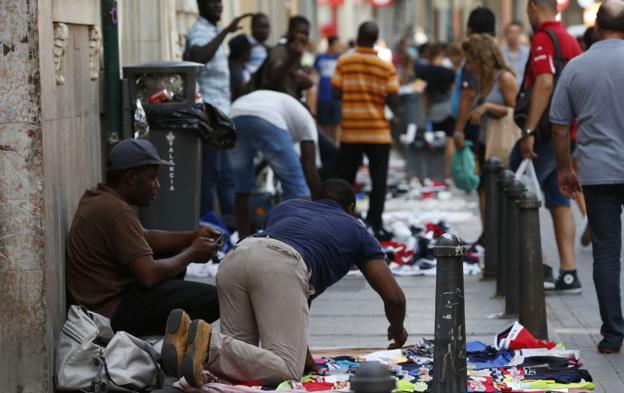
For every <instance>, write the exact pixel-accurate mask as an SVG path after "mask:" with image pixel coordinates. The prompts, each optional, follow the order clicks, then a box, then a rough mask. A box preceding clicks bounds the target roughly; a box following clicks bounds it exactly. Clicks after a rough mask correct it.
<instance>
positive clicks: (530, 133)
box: [522, 128, 535, 139]
mask: <svg viewBox="0 0 624 393" xmlns="http://www.w3.org/2000/svg"><path fill="white" fill-rule="evenodd" d="M530 136H535V130H532V129H530V128H526V129H524V130H522V139H524V138H528V137H530Z"/></svg>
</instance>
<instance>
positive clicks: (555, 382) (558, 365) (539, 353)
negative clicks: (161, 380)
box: [174, 323, 595, 393]
mask: <svg viewBox="0 0 624 393" xmlns="http://www.w3.org/2000/svg"><path fill="white" fill-rule="evenodd" d="M518 325H519V326H520V328H519V327H518ZM512 326H515V328H516V330H518V329H519V330H522V329H524V328H523V327H522V325H520V324H517V323H514V324H512ZM524 330H526V329H524ZM508 331H509V329H505V331H504V332H507V333H508ZM504 332H503V333H504ZM499 336H501V334H499V335H497V337H499ZM521 336H522V337H524V338H525V339H526V338H532V339H527V340H525V341H522V342H524V343H525V345H529V346H531V345H536V344H535V339H534V338H533V336H532V335H531V334H530V333H529V332H528V331H527V332H524V333H522V335H521ZM542 343H543V345H544V346H545V347H544V348H539V349H534V348H517V349H515V350H511V349H508V348H501V349H497V348H496V347H494V346H491V345H486V344H484V343H482V342H478V341H473V342H468V343H467V344H466V353H467V365H468V370H467V387H466V388H467V390H466V391H467V392H492V393H494V392H545V391H548V392H562V393H573V392H587V391H593V390H594V389H595V386H594V383H593V379H592V376H591V375H590V373H589V372H588V371H587V370H584V369H582V368H581V367H582V362H581V357H580V353H579V351H576V350H566V349H564V348H562V346H561V345H559V346H557V347H551V344H552V345H553V346H554V345H555V344H554V343H546V342H542ZM433 345H434V344H433V341H431V340H422V341H421V342H419V343H418V344H416V345H414V346H412V347H408V348H403V349H395V350H382V351H375V352H371V353H367V354H361V353H362V352H360V355H359V356H346V355H345V356H325V357H322V358H318V359H315V369H314V371H313V372H311V373H310V374H308V375H305V376H304V377H303V378H301V380H299V381H284V382H283V383H281V384H280V385H278V386H254V384H253V383H251V384H242V385H233V384H230V383H228V382H227V381H224V380H221V379H218V378H216V377H215V376H214V375H212V374H210V373H209V372H207V371H206V372H205V376H206V381H210V382H207V383H206V384H204V385H203V386H202V388H201V389H194V388H191V387H190V386H189V385H188V384H187V383H186V381H185V380H184V378H182V379H181V380H180V381H178V382H177V383H176V384H175V385H174V387H178V388H180V389H182V390H184V391H186V392H189V393H252V392H257V391H258V390H263V391H266V392H281V393H304V392H348V391H350V385H349V378H350V377H351V376H352V375H354V374H355V373H356V372H357V370H358V368H359V367H360V366H361V364H362V363H364V362H372V361H375V362H380V363H382V364H383V365H385V366H386V368H387V369H388V370H389V371H390V372H391V373H392V375H393V376H394V377H395V378H396V389H395V390H394V392H409V393H412V392H428V391H429V389H430V387H431V384H432V381H433V352H434V351H433ZM522 345H523V344H521V343H519V342H515V343H513V345H512V346H518V347H521V346H522ZM548 347H551V348H550V349H549V348H548Z"/></svg>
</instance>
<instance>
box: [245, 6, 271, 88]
mask: <svg viewBox="0 0 624 393" xmlns="http://www.w3.org/2000/svg"><path fill="white" fill-rule="evenodd" d="M270 34H271V21H270V20H269V17H268V16H266V15H265V14H263V13H261V12H258V13H257V14H254V15H253V17H252V18H251V35H249V36H248V37H247V38H248V39H249V43H250V44H251V57H250V58H249V61H248V62H247V72H248V73H249V75H250V76H251V75H253V74H255V73H256V71H258V68H260V66H261V65H262V63H264V60H265V59H266V57H267V54H268V51H269V48H268V47H267V45H266V41H267V40H268V39H269V35H270Z"/></svg>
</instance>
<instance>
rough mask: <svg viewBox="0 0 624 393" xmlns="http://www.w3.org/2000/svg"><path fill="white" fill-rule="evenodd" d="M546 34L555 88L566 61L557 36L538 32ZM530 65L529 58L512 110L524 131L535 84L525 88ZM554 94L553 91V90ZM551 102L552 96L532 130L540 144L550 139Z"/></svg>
mask: <svg viewBox="0 0 624 393" xmlns="http://www.w3.org/2000/svg"><path fill="white" fill-rule="evenodd" d="M540 31H543V32H545V33H546V34H548V36H549V37H550V40H551V41H552V44H553V46H554V47H555V58H554V66H555V75H554V86H555V87H556V86H557V80H559V76H561V72H562V71H563V68H564V67H565V65H566V63H567V62H566V60H565V58H564V57H563V55H562V54H561V47H560V46H559V39H558V38H557V35H556V34H555V33H554V32H553V31H552V30H548V29H544V30H540ZM530 64H531V56H529V59H528V60H527V63H526V66H525V68H524V78H523V79H522V84H521V86H520V91H519V92H518V96H517V97H516V107H515V108H514V120H515V122H516V124H517V125H518V127H520V129H522V130H524V129H525V125H526V121H527V118H528V116H529V109H530V107H531V96H532V94H533V86H534V85H535V83H533V84H532V85H531V87H530V88H528V89H527V88H526V78H527V71H528V70H529V65H530ZM553 94H554V89H553ZM551 101H552V94H551V96H550V100H549V102H548V106H547V107H546V109H545V110H544V113H543V114H542V117H541V119H540V120H539V123H538V124H537V128H536V129H535V130H534V131H535V133H536V140H537V141H540V142H548V141H550V137H551V134H552V133H551V123H550V118H549V113H550V102H551Z"/></svg>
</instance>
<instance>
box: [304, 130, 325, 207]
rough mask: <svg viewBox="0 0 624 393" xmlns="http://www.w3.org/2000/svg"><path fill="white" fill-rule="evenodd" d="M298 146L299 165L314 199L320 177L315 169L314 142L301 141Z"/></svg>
mask: <svg viewBox="0 0 624 393" xmlns="http://www.w3.org/2000/svg"><path fill="white" fill-rule="evenodd" d="M300 146H301V167H302V169H303V173H304V175H305V177H306V182H307V183H308V187H309V188H310V192H311V193H312V199H314V198H315V197H316V195H318V192H319V189H320V188H321V178H320V177H319V174H318V170H317V169H316V144H315V143H314V141H303V142H301V143H300Z"/></svg>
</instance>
